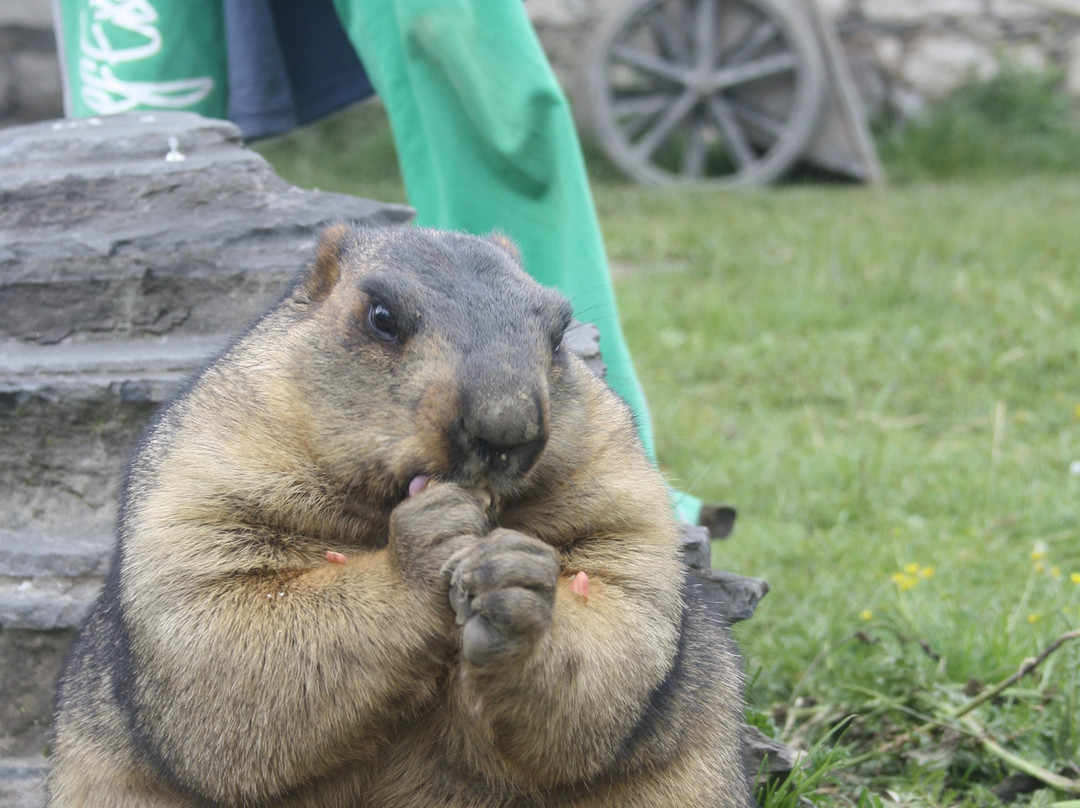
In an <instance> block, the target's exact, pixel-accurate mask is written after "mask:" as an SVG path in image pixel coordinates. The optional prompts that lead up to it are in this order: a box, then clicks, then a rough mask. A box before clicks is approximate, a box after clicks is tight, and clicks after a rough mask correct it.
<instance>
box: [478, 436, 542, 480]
mask: <svg viewBox="0 0 1080 808" xmlns="http://www.w3.org/2000/svg"><path fill="white" fill-rule="evenodd" d="M546 444H547V435H541V436H540V437H539V438H536V439H535V440H530V441H525V442H524V443H515V444H512V445H501V444H498V443H491V442H490V441H486V440H483V439H482V438H473V448H474V449H475V451H476V455H477V457H479V458H480V460H481V461H482V462H483V463H484V465H485V466H487V467H488V468H489V469H491V470H492V471H496V472H511V473H513V474H524V473H525V472H526V471H528V470H529V469H531V468H532V467H533V464H534V463H535V462H536V459H537V458H538V457H540V453H541V452H542V451H544V446H545V445H546Z"/></svg>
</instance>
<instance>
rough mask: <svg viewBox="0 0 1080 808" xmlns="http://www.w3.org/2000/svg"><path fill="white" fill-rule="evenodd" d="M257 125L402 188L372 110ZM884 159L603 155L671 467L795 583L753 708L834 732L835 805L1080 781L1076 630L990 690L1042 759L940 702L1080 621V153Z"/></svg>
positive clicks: (636, 346)
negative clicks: (755, 173) (722, 169)
mask: <svg viewBox="0 0 1080 808" xmlns="http://www.w3.org/2000/svg"><path fill="white" fill-rule="evenodd" d="M365 116H366V117H365ZM1036 119H1037V118H1036ZM358 122H359V123H358ZM1071 136H1072V135H1071V134H1069V133H1068V132H1066V133H1065V135H1063V137H1065V139H1066V140H1067V139H1068V137H1071ZM993 137H995V138H996V137H997V135H996V134H993ZM261 148H262V150H263V151H264V153H265V154H266V155H267V156H268V157H270V158H271V159H272V160H273V161H274V162H275V165H277V167H278V168H279V170H280V171H281V173H282V175H283V176H285V177H286V178H287V179H289V180H290V181H292V182H296V183H297V184H301V185H306V186H309V187H310V186H318V187H322V188H324V189H327V190H344V191H350V192H353V193H358V194H361V195H368V196H372V197H376V198H381V199H387V200H394V201H399V200H401V199H402V198H403V197H402V194H401V189H400V183H399V181H398V179H397V176H396V170H395V168H394V165H393V150H392V144H391V142H390V139H389V135H388V133H387V131H386V129H385V124H384V123H381V122H380V121H379V120H378V116H377V115H375V116H372V115H371V113H370V112H361V113H355V112H354V113H351V114H350V115H346V116H344V117H342V118H339V119H337V120H336V121H334V122H333V123H331V124H330V125H329V127H325V126H324V127H316V128H313V129H310V130H308V131H306V132H301V133H299V134H297V135H292V136H289V137H288V138H283V139H278V140H277V141H275V142H272V143H269V144H266V145H265V146H263V147H261ZM889 148H892V146H890V147H889ZM912 148H913V147H912ZM981 148H982V147H980V148H979V149H976V151H977V152H980V153H981V151H980V150H981ZM886 155H887V158H888V159H887V165H888V166H890V169H891V170H892V171H893V172H894V176H896V175H898V174H899V175H900V176H903V177H906V178H907V181H905V182H901V183H897V184H894V185H892V186H890V187H888V188H885V189H866V188H861V187H850V186H846V187H845V186H836V185H833V186H828V187H812V186H807V185H801V186H797V187H788V188H779V189H770V190H761V191H753V192H749V193H740V194H718V193H704V192H691V191H679V192H671V191H660V190H656V189H644V188H639V187H635V186H632V185H630V184H627V183H625V182H622V181H620V180H619V179H617V178H615V177H613V176H612V175H611V173H610V172H609V171H607V170H606V169H602V168H601V170H600V171H598V173H597V177H599V178H600V181H599V182H598V184H597V187H596V199H597V206H598V209H599V212H600V216H601V220H602V224H603V227H604V231H605V236H606V239H607V242H608V248H609V252H610V256H611V259H612V263H613V265H614V267H615V269H616V274H617V278H616V289H617V293H618V296H619V304H620V310H621V315H622V320H623V323H624V327H625V330H626V336H627V339H628V341H629V343H630V346H631V350H632V352H633V355H634V357H635V362H636V364H637V367H638V371H639V374H640V376H641V378H642V381H643V384H644V385H645V387H646V391H647V394H648V398H649V401H650V404H651V407H652V411H653V419H654V422H655V424H656V429H657V434H658V448H659V454H660V457H661V461H662V465H663V469H664V471H665V473H666V474H667V475H668V476H669V477H670V478H671V480H672V481H673V482H674V483H675V484H676V485H677V486H679V487H681V488H683V489H684V490H688V491H690V492H692V493H694V494H697V495H699V496H701V497H703V498H704V499H705V500H707V501H721V502H726V503H730V504H733V505H734V506H736V507H737V508H738V510H739V523H738V526H737V528H736V531H735V534H734V536H733V537H732V538H730V539H728V540H726V541H724V542H721V543H717V546H716V547H715V548H714V563H715V564H716V565H717V566H720V567H723V568H726V569H731V570H735V571H738V572H741V573H744V574H747V575H753V576H758V577H762V578H765V579H767V580H768V581H769V583H770V585H771V587H772V591H771V592H770V594H769V595H768V597H766V599H765V600H764V601H763V602H762V604H761V605H760V607H759V609H758V613H757V615H756V616H755V617H754V619H753V620H750V621H748V622H746V623H743V624H740V625H739V626H737V627H736V629H737V637H738V640H739V642H740V644H741V646H742V648H743V650H744V653H745V656H746V660H747V665H748V669H749V671H750V673H751V674H752V678H753V682H754V685H753V687H752V689H751V692H750V694H749V696H750V700H751V703H752V705H753V708H754V710H755V711H757V712H758V713H759V714H760V716H761V718H762V719H763V720H765V721H766V722H768V721H770V720H771V722H772V723H773V724H774V725H775V726H776V727H777V732H778V733H780V734H782V736H783V737H784V738H785V739H787V740H788V741H790V742H793V743H797V744H799V745H801V746H803V747H804V748H810V747H812V746H813V747H815V753H814V756H813V757H814V761H815V763H814V769H813V771H814V774H813V775H812V778H811V780H810V781H809V787H810V788H812V789H813V791H814V794H813V800H814V801H815V802H816V803H817V804H821V805H837V806H859V808H878V807H879V806H887V805H893V804H896V803H897V802H899V803H900V804H903V805H912V806H965V808H974V806H984V805H994V804H996V799H995V798H994V797H993V795H992V794H991V791H990V789H991V788H992V787H993V786H995V785H996V784H997V783H999V782H1000V781H1001V780H1002V779H1003V778H1004V777H1005V776H1006V775H1008V774H1010V773H1013V772H1015V771H1016V768H1017V765H1027V764H1033V765H1035V766H1038V767H1042V768H1043V769H1046V770H1048V771H1050V772H1064V773H1065V774H1067V775H1068V776H1070V777H1073V778H1076V777H1077V776H1080V772H1077V771H1075V770H1071V771H1070V770H1069V769H1068V768H1067V767H1066V764H1068V763H1069V762H1070V761H1071V762H1072V764H1073V765H1074V766H1075V764H1076V761H1077V760H1078V759H1080V727H1078V726H1077V723H1076V722H1077V720H1078V719H1077V718H1076V716H1077V715H1080V675H1078V670H1080V642H1069V643H1065V644H1064V645H1063V646H1062V647H1061V648H1060V649H1059V650H1058V651H1057V652H1056V653H1054V654H1052V655H1051V656H1050V657H1049V658H1048V659H1047V661H1046V662H1045V663H1044V664H1042V665H1041V666H1040V667H1039V668H1038V669H1037V670H1036V672H1035V673H1034V674H1033V675H1031V676H1028V677H1026V678H1024V679H1023V680H1021V681H1020V682H1018V683H1017V684H1016V685H1015V686H1014V687H1011V688H1009V689H1007V690H1006V691H1004V692H1003V693H1002V694H1000V695H999V696H998V697H996V698H994V699H992V700H990V701H989V702H987V703H986V704H984V705H982V706H979V707H978V708H976V709H975V710H973V711H972V712H971V713H970V715H969V718H971V717H973V718H974V719H975V720H976V721H977V722H978V729H979V730H980V731H985V734H986V735H987V736H988V737H989V738H991V739H992V740H994V741H996V742H997V743H998V744H1000V745H1001V746H1002V747H1003V748H1004V749H1005V750H1006V752H1007V753H1011V754H1013V755H1016V756H1019V758H1020V761H1019V764H1017V761H1016V760H1013V761H1012V762H1010V763H1006V762H1004V761H1003V760H1002V758H1001V757H1000V756H999V755H997V754H994V753H992V752H991V751H989V750H988V748H987V747H985V746H984V745H982V744H981V743H979V742H978V741H976V740H974V739H973V738H971V737H969V736H965V735H962V734H959V733H957V732H955V731H954V729H955V728H960V729H965V730H968V731H970V730H971V727H969V726H960V723H961V722H960V720H959V719H957V720H953V719H950V718H948V715H947V714H948V710H949V708H950V707H954V706H956V705H959V704H962V703H964V702H965V701H967V700H968V699H970V698H971V697H972V696H973V695H974V694H976V693H978V692H980V691H981V690H983V689H985V688H986V687H989V686H991V685H993V684H994V683H997V682H1000V681H1002V680H1004V679H1005V678H1006V677H1008V676H1009V675H1010V674H1012V673H1013V672H1014V671H1016V670H1017V668H1018V666H1019V665H1020V664H1021V663H1022V662H1023V661H1024V660H1025V659H1026V658H1029V657H1031V656H1033V655H1035V654H1036V653H1038V651H1039V650H1040V649H1042V648H1045V647H1046V646H1047V645H1048V644H1049V643H1050V642H1051V641H1053V640H1054V639H1055V638H1056V637H1058V636H1059V635H1061V634H1062V633H1063V632H1065V631H1067V630H1069V629H1075V628H1077V627H1080V584H1078V583H1076V582H1075V581H1074V580H1073V579H1072V578H1071V576H1072V575H1073V574H1074V573H1078V574H1080V521H1078V519H1077V502H1078V497H1080V476H1076V475H1074V474H1071V473H1070V463H1072V462H1073V461H1076V460H1080V382H1078V379H1080V374H1078V367H1080V328H1078V326H1077V323H1078V321H1080V238H1077V236H1076V233H1077V219H1078V213H1077V212H1078V211H1080V173H1077V171H1076V169H1077V167H1078V166H1080V160H1077V161H1076V162H1074V163H1072V164H1070V165H1069V166H1068V169H1069V170H1068V171H1065V170H1064V168H1063V167H1062V166H1060V165H1059V166H1058V167H1057V168H1056V169H1054V168H1053V165H1054V164H1046V163H1042V164H1040V165H1039V166H1038V168H1040V169H1042V170H1044V172H1045V171H1056V173H1040V174H1038V175H1030V176H1029V175H1028V174H1027V172H1026V170H1025V166H1024V164H1020V165H1013V168H1012V169H1011V170H1003V169H1002V167H1001V165H997V166H996V167H995V169H994V171H992V172H987V171H984V170H982V169H980V168H979V166H980V165H984V166H985V163H979V162H978V160H976V161H974V162H967V163H965V160H970V159H971V158H970V156H969V157H963V156H959V157H954V162H953V163H952V164H951V166H952V167H951V168H950V169H948V170H938V169H932V168H928V167H927V164H926V161H925V160H923V161H922V162H920V159H919V158H918V157H917V156H913V151H912V150H911V148H909V149H908V150H907V151H896V152H891V153H890V152H888V151H887V150H886ZM980 159H981V158H980ZM593 165H594V167H595V165H596V163H593ZM912 165H916V166H921V168H919V170H918V171H915V170H911V166H912ZM965 165H967V166H968V167H969V168H970V171H967V172H965V171H964V170H963V167H964V166H965ZM897 166H900V167H901V168H900V169H899V170H898V169H897ZM905 166H906V167H905ZM928 174H933V175H935V176H939V177H940V176H942V175H944V176H947V177H950V178H951V179H946V180H942V179H936V180H927V179H918V177H925V176H927V175H928ZM958 177H963V178H958ZM909 565H913V566H910V567H909ZM931 719H937V720H938V721H939V722H941V721H945V722H946V723H951V724H952V725H953V727H954V729H942V728H941V726H940V725H939V724H935V723H934V721H933V720H931ZM837 739H839V740H837ZM796 790H798V789H796ZM804 790H805V789H804ZM1066 796H1068V795H1066V793H1065V792H1064V791H1056V792H1055V791H1053V790H1051V789H1049V788H1043V789H1040V790H1037V791H1035V792H1034V793H1033V794H1031V795H1027V796H1024V797H1022V798H1021V800H1022V801H1023V804H1031V805H1041V806H1046V805H1051V804H1053V803H1054V801H1055V800H1059V801H1060V800H1064V799H1065V798H1066ZM1071 796H1072V797H1073V799H1075V798H1076V797H1077V796H1078V795H1071ZM794 804H796V802H795V800H794V798H790V797H789V798H783V797H782V796H775V797H774V798H772V800H771V801H770V805H771V806H774V808H776V807H778V806H781V805H794Z"/></svg>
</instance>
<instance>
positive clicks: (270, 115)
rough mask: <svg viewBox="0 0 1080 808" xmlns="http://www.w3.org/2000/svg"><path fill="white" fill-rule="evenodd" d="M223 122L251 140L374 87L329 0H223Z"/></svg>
mask: <svg viewBox="0 0 1080 808" xmlns="http://www.w3.org/2000/svg"><path fill="white" fill-rule="evenodd" d="M225 35H226V40H227V48H228V69H229V110H228V116H229V120H231V121H232V122H233V123H235V124H236V125H237V126H239V127H240V131H241V132H242V133H243V135H244V137H245V138H247V139H249V140H251V139H255V138H260V137H267V136H269V135H274V134H277V133H279V132H284V131H286V130H289V129H292V128H294V127H296V126H300V125H301V124H304V123H308V122H309V121H313V120H315V119H316V118H319V117H322V116H323V115H328V114H329V113H331V112H333V111H334V110H337V109H340V108H341V107H344V106H346V105H348V104H351V103H354V102H356V101H359V100H361V99H363V98H367V97H369V96H370V95H372V93H373V92H374V91H373V90H372V88H371V82H370V81H368V78H367V74H366V73H365V72H364V67H363V65H362V64H361V63H360V59H359V57H358V56H357V55H356V51H355V50H354V49H353V47H352V44H351V43H350V42H349V39H348V37H347V36H346V34H345V31H344V29H343V28H342V26H341V22H340V21H339V20H338V17H337V13H336V12H335V11H334V4H333V0H304V2H297V0H225Z"/></svg>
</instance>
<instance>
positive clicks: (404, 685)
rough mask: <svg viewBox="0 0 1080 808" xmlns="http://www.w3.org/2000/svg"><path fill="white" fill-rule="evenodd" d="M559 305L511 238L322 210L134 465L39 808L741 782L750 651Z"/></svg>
mask: <svg viewBox="0 0 1080 808" xmlns="http://www.w3.org/2000/svg"><path fill="white" fill-rule="evenodd" d="M568 318H569V310H568V307H567V305H566V303H565V301H563V300H562V299H561V298H560V297H559V296H558V295H556V294H555V293H553V292H551V291H549V290H545V289H543V288H542V287H540V286H538V285H537V284H536V283H535V282H533V281H532V280H530V279H529V278H528V277H527V276H526V275H525V274H524V273H523V272H522V271H521V269H520V267H519V266H518V265H517V263H516V261H515V259H514V256H513V254H512V252H510V251H508V249H507V248H506V245H503V244H501V243H500V240H499V239H495V240H492V241H487V240H481V239H475V238H471V237H466V236H459V235H453V234H443V233H436V232H432V231H423V230H392V231H391V230H380V231H363V230H353V229H351V228H345V227H335V228H332V229H330V230H328V231H327V232H326V233H324V235H323V237H322V239H321V241H320V244H319V246H318V248H317V250H316V255H315V259H314V260H313V262H312V264H311V265H310V266H309V267H308V268H307V269H306V270H305V272H304V273H303V274H302V275H301V277H300V278H299V280H298V281H297V283H296V285H295V287H294V288H293V289H292V291H291V292H290V293H289V294H288V295H287V296H286V297H285V298H284V300H283V301H282V302H281V303H280V304H279V305H278V306H276V307H275V308H273V309H272V310H271V311H270V312H269V313H268V314H267V315H266V316H265V317H264V318H263V319H262V320H261V321H260V322H259V323H257V324H256V325H255V326H254V327H253V328H252V329H251V330H250V331H249V332H248V333H247V334H246V335H244V336H243V337H241V338H240V339H239V340H238V341H237V342H236V343H235V344H234V345H233V346H232V347H231V348H229V349H228V350H226V351H225V352H224V353H223V354H222V355H221V357H219V358H218V359H217V360H216V361H215V362H214V363H212V364H211V365H210V366H209V367H207V368H206V370H204V371H203V372H202V373H201V374H200V375H199V376H198V377H197V378H196V379H195V380H194V382H193V383H192V385H191V386H190V387H189V389H188V390H186V391H185V392H184V393H183V394H181V395H180V396H179V397H178V398H177V399H176V400H175V401H174V402H173V403H172V404H171V406H170V407H169V408H167V409H166V410H165V412H164V413H163V414H162V415H161V416H160V417H159V419H158V420H157V422H156V423H155V424H154V425H153V427H152V428H151V429H150V431H149V432H148V434H147V437H146V438H145V439H144V442H143V445H142V446H141V448H140V449H139V451H138V453H137V454H136V456H135V459H134V460H133V462H132V465H131V469H130V472H129V479H128V483H127V487H126V492H125V497H124V501H123V506H122V513H121V519H120V528H119V537H120V538H119V543H118V548H117V553H116V557H115V561H114V565H113V568H112V572H111V574H110V577H109V580H108V582H107V585H106V587H105V590H104V591H103V594H102V596H101V598H100V599H99V601H98V603H97V605H96V607H95V609H94V611H93V612H92V614H91V616H90V617H89V619H88V621H87V624H86V626H85V628H84V629H83V631H82V633H81V636H80V639H79V640H78V641H77V643H76V646H75V648H74V649H73V652H72V656H71V659H70V660H69V663H68V665H67V668H66V670H65V673H64V675H63V676H62V679H61V683H60V685H59V688H58V695H57V711H56V717H55V728H54V733H55V741H54V745H53V766H52V772H51V775H50V780H49V788H50V805H52V806H55V808H66V807H67V806H94V808H108V807H110V806H116V807H117V808H119V807H120V806H193V805H199V806H203V805H222V806H226V805H227V806H263V805H266V806H270V805H273V806H319V807H320V808H333V806H357V807H358V806H365V807H367V806H370V807H371V808H383V807H384V806H385V807H387V808H411V807H412V806H416V808H420V807H421V806H423V807H424V808H427V807H428V806H458V807H459V808H512V807H514V806H537V807H539V806H554V805H565V806H578V807H579V808H586V806H620V808H635V807H638V808H645V806H657V807H658V808H659V807H660V806H663V808H670V806H724V807H725V808H744V806H747V805H748V804H749V796H748V787H747V784H746V777H745V774H744V772H743V771H742V764H741V754H740V752H741V746H740V744H741V741H740V731H741V701H740V675H739V673H738V667H737V662H736V660H735V658H734V655H733V654H732V653H731V651H730V649H729V646H728V644H727V641H726V638H725V635H724V632H723V629H722V627H720V626H719V625H718V624H717V623H716V621H715V620H714V619H713V618H712V617H711V616H709V615H708V614H706V613H704V612H703V611H702V607H701V606H700V605H699V604H697V603H696V602H694V601H693V600H692V599H688V598H686V597H684V593H683V583H682V570H681V565H680V563H679V561H678V560H677V558H676V554H675V526H674V524H673V522H672V520H671V519H670V517H669V516H668V504H667V494H666V490H665V486H664V484H663V482H662V480H661V479H660V477H659V475H658V474H657V473H656V471H655V470H654V469H653V468H652V467H651V465H650V463H649V462H648V460H647V458H646V457H645V455H644V453H643V452H642V450H641V447H640V444H639V442H638V440H637V438H636V433H635V430H634V426H633V423H632V420H631V417H630V415H629V413H628V410H627V408H626V407H625V406H624V405H623V403H622V402H621V401H619V400H618V399H617V398H616V396H615V395H613V394H612V393H611V392H610V391H609V390H608V389H607V388H606V386H604V385H603V383H602V382H600V381H598V380H596V379H595V378H594V377H592V376H591V374H590V373H589V372H588V370H587V369H586V368H585V367H584V365H583V364H582V363H581V362H580V361H579V360H577V359H576V358H575V357H573V356H570V355H568V352H565V351H558V350H556V347H557V346H558V343H559V341H560V340H561V337H562V333H563V329H564V328H565V327H566V324H567V322H568ZM418 475H423V476H426V477H429V478H431V480H433V481H435V484H432V485H430V486H428V487H427V489H426V490H423V491H422V492H420V493H416V494H415V495H414V496H409V495H408V488H409V484H410V481H412V480H414V479H415V478H417V476H418ZM478 487H479V488H485V489H487V491H488V492H489V493H490V494H491V496H492V497H493V501H492V503H491V505H490V506H487V505H486V504H485V502H484V501H482V499H481V498H480V497H479V496H478V495H477V494H476V493H475V492H474V489H476V488H478ZM327 551H333V552H336V553H342V554H344V555H345V556H346V557H347V560H346V562H345V563H344V564H340V563H330V561H329V560H328V559H327V555H326V554H327ZM579 571H584V572H586V573H587V575H588V577H589V596H588V599H587V600H586V599H584V598H582V597H581V596H579V595H578V594H575V593H574V592H572V591H571V588H570V582H571V580H572V579H573V577H574V576H575V575H576V574H577V573H578V572H579Z"/></svg>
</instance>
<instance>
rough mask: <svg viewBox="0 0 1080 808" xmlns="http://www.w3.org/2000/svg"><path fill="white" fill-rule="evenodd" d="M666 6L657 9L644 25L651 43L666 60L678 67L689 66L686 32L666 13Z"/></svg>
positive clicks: (688, 46)
mask: <svg viewBox="0 0 1080 808" xmlns="http://www.w3.org/2000/svg"><path fill="white" fill-rule="evenodd" d="M666 9H667V7H666V6H661V7H660V8H657V9H656V10H655V11H654V12H653V13H652V14H650V15H649V16H648V17H647V18H646V20H645V25H646V26H648V28H649V31H650V33H652V37H653V41H654V42H655V43H656V47H657V48H658V49H659V50H660V53H661V54H662V55H663V56H664V57H665V58H666V59H668V60H670V61H671V62H673V63H675V64H679V65H689V64H690V43H689V42H688V41H687V38H686V31H685V29H683V28H680V27H679V25H678V23H676V22H675V21H673V20H672V19H671V16H670V15H669V14H667V13H666Z"/></svg>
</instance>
